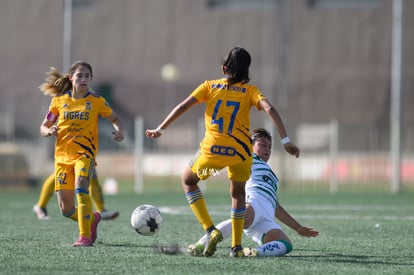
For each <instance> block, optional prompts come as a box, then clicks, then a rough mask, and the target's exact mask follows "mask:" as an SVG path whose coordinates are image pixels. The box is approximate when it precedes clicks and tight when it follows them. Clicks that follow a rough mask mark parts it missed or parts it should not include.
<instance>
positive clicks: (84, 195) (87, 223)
mask: <svg viewBox="0 0 414 275" xmlns="http://www.w3.org/2000/svg"><path fill="white" fill-rule="evenodd" d="M75 194H76V199H77V202H78V211H77V212H78V226H79V235H80V236H84V237H88V238H90V236H91V223H92V222H93V220H94V215H93V214H92V200H91V197H90V196H89V192H88V191H87V190H85V189H83V188H76V189H75Z"/></svg>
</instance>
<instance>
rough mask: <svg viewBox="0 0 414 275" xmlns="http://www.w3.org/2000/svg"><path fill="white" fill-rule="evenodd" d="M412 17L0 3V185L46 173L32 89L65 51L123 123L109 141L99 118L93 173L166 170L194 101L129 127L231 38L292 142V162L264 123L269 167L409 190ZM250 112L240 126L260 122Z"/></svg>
mask: <svg viewBox="0 0 414 275" xmlns="http://www.w3.org/2000/svg"><path fill="white" fill-rule="evenodd" d="M399 7H400V8H401V9H400V10H399V9H398V8H399ZM413 21H414V2H413V1H401V0H291V1H289V0H174V1H171V0H151V1H135V0H120V1H111V0H59V1H57V0H34V1H26V0H4V1H1V3H0V37H1V40H2V43H1V47H0V61H1V64H2V65H3V66H2V68H1V74H0V89H1V93H0V145H1V146H0V155H1V162H0V165H1V166H0V170H1V172H0V175H1V176H0V186H1V187H7V188H16V187H18V186H20V185H21V186H22V187H24V186H30V185H35V184H36V182H38V181H39V180H41V179H42V178H44V177H45V176H46V175H47V174H48V173H50V172H52V170H53V140H52V139H45V138H41V137H40V136H39V133H38V131H39V126H40V123H41V121H42V119H43V117H44V114H45V113H46V111H47V107H48V104H49V102H50V99H49V98H47V97H45V96H43V95H42V94H41V93H40V92H39V90H38V86H39V85H40V84H41V83H42V81H43V79H44V73H45V72H46V71H47V70H48V69H49V67H50V66H54V67H57V68H61V70H66V69H67V67H68V64H71V63H72V62H73V61H75V60H79V59H83V60H86V61H88V62H90V63H91V64H92V65H93V67H94V80H93V85H94V87H93V88H94V90H95V91H96V92H97V93H99V94H101V95H103V96H104V97H105V98H106V99H107V100H108V102H109V103H110V104H111V106H112V107H113V108H114V109H115V110H116V111H117V112H118V113H119V114H120V115H121V117H122V118H123V120H124V121H125V124H126V125H127V130H128V133H127V134H128V137H127V139H126V141H125V142H123V143H122V144H116V143H115V142H113V140H112V137H111V129H110V125H109V124H108V123H107V122H106V121H102V123H100V125H101V129H100V148H101V149H100V150H101V151H100V154H99V156H98V171H99V174H100V176H101V177H102V178H106V177H114V178H119V179H134V178H136V179H137V178H138V179H141V180H143V179H144V177H143V176H168V175H172V176H177V175H179V174H180V172H181V170H182V167H183V166H184V165H186V163H187V161H188V160H189V158H190V157H191V155H192V154H193V153H194V152H195V150H196V149H197V147H198V143H199V141H200V137H201V135H202V131H203V130H202V126H201V125H200V124H201V123H200V120H201V118H202V114H203V108H202V106H200V107H196V108H194V109H193V110H191V111H190V112H189V113H188V114H185V115H184V116H183V117H182V118H181V119H180V120H179V121H177V122H176V123H175V124H174V125H173V126H172V127H170V128H169V129H168V130H167V131H166V132H165V134H164V135H163V137H162V138H161V139H159V140H156V141H151V140H146V139H143V138H140V136H137V135H141V136H142V137H143V132H142V131H143V129H145V128H147V127H156V126H157V125H158V123H160V121H161V119H162V118H163V117H164V116H165V115H166V114H167V113H168V112H169V111H170V110H171V109H172V108H173V107H174V106H175V105H176V104H177V103H178V102H180V101H181V100H182V99H183V98H184V97H185V96H187V95H188V94H189V93H190V92H191V91H192V90H193V89H194V88H195V87H196V86H197V85H198V84H199V83H201V82H202V81H204V80H205V79H213V78H218V77H221V70H220V65H221V63H220V62H221V59H222V57H223V56H225V55H226V54H227V53H228V51H229V50H230V49H231V48H232V47H233V46H242V47H245V48H246V49H248V50H249V51H250V53H251V55H252V58H253V62H252V67H251V77H252V83H253V84H255V85H256V86H258V87H259V89H261V90H262V91H263V93H264V94H265V95H266V96H267V97H268V98H269V99H270V101H271V102H272V103H273V104H274V105H275V107H276V108H277V109H278V111H279V112H280V113H281V115H282V117H283V119H284V121H285V124H286V125H287V128H288V132H289V135H290V137H291V139H292V140H293V141H294V142H296V143H297V144H298V145H299V146H300V147H301V148H302V155H301V157H300V158H299V159H293V158H291V157H289V156H287V154H286V153H285V152H283V151H282V148H281V146H280V144H279V143H278V141H277V140H278V137H277V134H276V132H275V131H274V130H272V132H273V136H274V137H275V142H274V153H273V158H272V159H271V164H272V165H273V166H274V168H275V170H276V171H277V172H278V174H279V177H280V178H281V180H282V181H283V182H285V183H286V184H292V185H293V184H297V185H310V184H320V183H324V184H327V185H328V184H329V186H330V188H331V190H332V191H336V190H337V189H338V187H340V186H342V185H356V186H377V187H378V186H381V187H383V188H386V189H389V190H390V191H391V192H399V191H400V187H402V190H404V188H411V187H413V186H414V93H413V90H414V30H413V26H414V22H413ZM398 34H400V36H398ZM252 114H253V116H252V128H254V127H266V128H268V129H269V130H270V129H272V126H271V125H269V121H268V119H267V118H266V117H265V115H264V114H263V113H262V112H261V113H258V112H255V110H252ZM137 117H140V118H142V124H140V125H141V126H140V127H141V128H139V129H136V118H137ZM395 126H398V127H395ZM395 156H397V158H396V157H395ZM395 164H397V168H398V176H399V177H398V178H397V179H398V188H395V186H394V187H392V181H393V179H395V174H393V171H395ZM137 171H138V172H137ZM394 184H395V183H394ZM400 184H401V185H400Z"/></svg>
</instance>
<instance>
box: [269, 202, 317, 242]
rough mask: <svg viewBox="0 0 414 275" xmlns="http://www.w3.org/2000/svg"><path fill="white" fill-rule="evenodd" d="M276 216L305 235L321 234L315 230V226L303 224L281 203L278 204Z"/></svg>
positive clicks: (314, 235)
mask: <svg viewBox="0 0 414 275" xmlns="http://www.w3.org/2000/svg"><path fill="white" fill-rule="evenodd" d="M275 217H276V218H277V219H278V220H280V221H281V222H283V223H284V224H286V225H287V226H289V227H290V228H292V229H293V230H295V231H296V232H297V233H298V234H299V235H301V236H303V237H308V238H309V237H316V236H318V235H319V231H317V230H315V229H314V228H313V227H307V226H302V225H301V224H300V223H299V222H298V221H297V220H296V219H295V218H293V217H292V216H291V215H290V214H289V213H288V212H287V211H286V210H285V209H284V208H283V207H282V206H281V205H280V204H278V205H277V208H276V214H275Z"/></svg>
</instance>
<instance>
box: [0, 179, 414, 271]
mask: <svg viewBox="0 0 414 275" xmlns="http://www.w3.org/2000/svg"><path fill="white" fill-rule="evenodd" d="M177 185H179V184H178V183H177ZM120 189H121V193H120V194H119V195H114V196H106V197H105V199H106V205H107V207H108V208H109V209H111V210H112V209H114V210H119V211H120V212H121V215H120V217H119V218H118V219H116V220H113V221H102V222H101V224H100V226H99V230H98V240H97V243H96V244H95V246H94V247H88V248H73V247H72V246H71V244H72V243H73V242H74V241H75V240H76V239H77V237H78V235H77V234H78V230H77V226H76V223H74V222H72V221H70V220H68V219H65V218H63V217H62V216H61V215H60V214H59V212H58V209H57V205H56V199H55V198H53V199H52V201H51V202H50V204H49V207H48V211H49V215H50V216H51V217H52V219H51V220H50V221H38V220H37V219H36V217H35V215H34V214H33V213H32V210H31V209H32V206H33V204H34V203H35V202H36V200H37V196H38V190H35V191H33V192H2V193H1V194H0V209H1V212H0V213H1V214H0V221H1V225H0V227H1V235H0V236H1V237H0V238H1V240H0V245H1V249H0V266H1V268H0V274H26V273H27V274H197V273H198V274H252V273H255V274H275V273H279V274H413V270H414V245H413V243H414V234H413V232H414V231H413V228H414V226H413V225H414V212H413V209H414V192H412V191H407V192H405V193H402V194H399V195H390V194H388V193H386V192H383V191H381V190H380V191H378V190H376V191H375V190H374V191H372V190H364V191H358V192H355V191H343V192H339V193H337V194H329V193H328V192H327V191H325V190H326V188H324V189H317V188H316V187H312V188H311V190H306V189H303V188H301V189H299V190H290V189H289V188H287V189H286V190H281V191H280V193H279V197H280V200H281V202H282V204H283V205H284V207H285V209H287V210H288V211H289V212H290V213H291V214H292V215H293V216H294V217H296V218H297V219H298V220H299V221H300V222H301V223H302V224H303V225H311V226H314V227H315V228H316V229H318V230H319V231H320V236H319V237H317V238H312V239H307V238H303V237H300V236H299V235H297V234H296V233H295V232H293V231H292V230H291V229H288V228H286V227H284V228H285V230H286V233H287V235H288V236H289V237H290V239H291V240H292V242H293V251H292V252H291V253H290V254H288V255H287V256H284V257H279V258H244V259H232V258H229V256H228V254H229V246H230V239H227V240H225V241H223V242H222V243H221V244H219V246H218V251H217V252H216V254H215V255H214V256H213V257H209V258H206V257H191V256H187V255H185V254H183V253H180V251H181V250H184V251H185V248H186V247H187V245H188V244H190V243H193V242H195V241H196V240H197V239H198V238H199V237H200V236H201V234H202V233H203V232H202V230H201V226H200V225H199V224H198V223H197V221H196V220H195V218H194V216H193V214H192V213H191V210H190V208H189V207H188V205H187V202H186V200H185V196H184V194H183V193H182V192H180V191H175V190H173V191H171V190H169V191H168V192H165V190H164V191H163V190H158V191H157V190H155V189H152V190H150V191H147V192H146V193H144V194H141V195H137V194H132V193H131V192H122V190H123V189H122V188H120ZM206 200H207V205H208V207H209V210H210V212H211V214H212V217H213V220H214V221H215V222H216V223H218V222H219V221H221V220H223V219H226V218H227V217H229V208H230V199H229V195H228V191H227V190H225V191H217V190H214V188H211V189H209V190H208V192H207V193H206ZM140 204H153V205H156V206H158V207H160V208H161V211H162V212H163V218H164V222H163V223H162V225H161V231H160V232H159V233H158V234H156V235H154V236H152V237H144V236H140V235H138V234H137V233H135V231H134V230H133V229H132V228H131V226H130V221H129V220H130V214H131V213H132V211H133V210H134V208H135V207H136V206H138V205H140ZM243 245H244V246H250V247H252V246H255V244H254V243H253V242H252V241H251V240H250V239H248V238H247V237H245V236H244V237H243Z"/></svg>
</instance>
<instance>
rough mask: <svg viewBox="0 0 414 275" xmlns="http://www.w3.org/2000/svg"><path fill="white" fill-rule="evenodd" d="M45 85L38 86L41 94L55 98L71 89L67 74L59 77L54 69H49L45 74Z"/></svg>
mask: <svg viewBox="0 0 414 275" xmlns="http://www.w3.org/2000/svg"><path fill="white" fill-rule="evenodd" d="M46 75H47V77H46V78H45V83H43V84H42V85H40V86H39V89H40V91H41V92H43V93H44V94H45V95H49V96H57V95H59V94H62V93H64V92H65V91H67V90H70V89H72V82H71V81H70V79H69V74H65V75H61V74H60V73H59V72H58V71H57V70H56V68H53V67H51V68H50V70H49V71H48V72H47V73H46Z"/></svg>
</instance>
